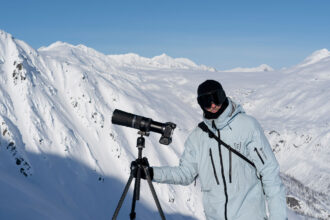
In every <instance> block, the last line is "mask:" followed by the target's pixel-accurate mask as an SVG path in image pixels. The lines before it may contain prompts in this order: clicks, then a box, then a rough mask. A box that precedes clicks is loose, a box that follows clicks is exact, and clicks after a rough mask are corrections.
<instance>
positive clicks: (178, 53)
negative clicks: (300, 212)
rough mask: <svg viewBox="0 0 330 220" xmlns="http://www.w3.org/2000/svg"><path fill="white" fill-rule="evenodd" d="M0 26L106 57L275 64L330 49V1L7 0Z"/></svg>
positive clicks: (224, 65)
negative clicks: (129, 55) (80, 46)
mask: <svg viewBox="0 0 330 220" xmlns="http://www.w3.org/2000/svg"><path fill="white" fill-rule="evenodd" d="M0 5H1V8H0V29H2V30H4V31H6V32H9V33H10V34H12V35H13V36H14V37H16V38H18V39H21V40H23V41H25V42H27V43H28V44H30V45H31V46H32V47H34V48H36V49H37V48H39V47H41V46H47V45H49V44H51V43H53V42H55V41H64V42H68V43H71V44H74V45H76V44H84V45H86V46H88V47H92V48H94V49H96V50H98V51H100V52H102V53H105V54H123V53H130V52H133V53H137V54H139V55H141V56H145V57H153V56H156V55H160V54H162V53H166V54H168V55H169V56H172V57H186V58H189V59H191V60H193V61H194V62H196V63H197V64H205V65H208V66H212V67H215V68H217V69H219V70H224V69H230V68H234V67H254V66H258V65H260V64H263V63H266V64H268V65H270V66H272V67H273V68H275V69H279V68H282V67H289V66H292V65H295V64H297V63H299V62H301V61H302V60H303V59H304V58H305V57H306V56H308V55H310V54H311V53H312V52H314V51H315V50H319V49H322V48H327V49H329V50H330V13H329V11H330V1H327V0H286V1H283V0H276V1H267V0H241V1H235V0H231V1H229V0H228V1H222V0H218V1H207V0H204V1H195V0H189V1H188V0H176V1H173V0H162V1H160V0H153V1H152V0H130V1H129V0H116V1H112V0H109V1H99V0H93V1H92V0H90V1H83V0H80V1H76V0H75V1H70V0H67V1H63V0H57V1H48V0H43V1H41V0H38V1H37V0H21V1H19V0H18V1H8V0H6V1H4V0H1V2H0Z"/></svg>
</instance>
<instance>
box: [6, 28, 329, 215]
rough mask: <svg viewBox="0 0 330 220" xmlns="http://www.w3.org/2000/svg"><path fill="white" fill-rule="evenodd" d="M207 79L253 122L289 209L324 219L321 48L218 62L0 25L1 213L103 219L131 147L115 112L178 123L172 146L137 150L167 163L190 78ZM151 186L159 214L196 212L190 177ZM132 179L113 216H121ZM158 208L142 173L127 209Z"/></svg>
mask: <svg viewBox="0 0 330 220" xmlns="http://www.w3.org/2000/svg"><path fill="white" fill-rule="evenodd" d="M266 69H267V70H268V71H263V70H266ZM260 71H261V72H260ZM205 79H216V80H219V81H220V82H221V83H222V85H223V87H224V89H225V90H226V93H227V95H229V96H230V97H231V98H232V99H234V100H235V101H237V102H239V103H241V104H242V105H243V107H244V109H245V110H246V111H247V113H248V114H251V115H253V116H254V117H256V118H257V119H258V120H259V121H260V123H261V124H262V126H263V128H264V130H265V134H266V135H267V137H268V138H269V140H270V143H271V145H272V148H273V150H274V152H275V155H276V157H277V159H278V161H279V163H280V167H281V175H282V179H283V181H284V184H285V185H286V188H287V194H288V201H289V202H288V210H289V219H290V220H291V219H313V218H312V217H314V218H315V219H327V218H328V217H329V215H330V199H329V195H330V188H329V182H330V172H329V171H330V159H329V158H330V155H329V154H330V151H329V143H330V126H329V124H330V115H329V114H328V113H329V111H330V105H329V104H328V100H329V99H330V91H329V90H330V87H329V80H330V58H329V52H328V51H327V50H326V49H323V50H320V51H316V52H315V53H313V54H312V55H311V56H310V57H308V58H306V59H305V60H304V61H303V62H302V63H301V64H298V65H296V66H294V67H291V68H288V69H284V70H273V69H272V68H270V67H269V66H265V65H261V66H260V68H252V69H248V71H247V70H246V69H240V70H238V69H236V70H235V71H231V72H224V71H216V70H215V69H214V68H212V67H206V66H204V65H197V64H195V63H194V62H193V61H191V60H189V59H186V58H172V57H170V56H168V55H166V54H162V55H160V56H156V57H153V58H145V57H141V56H139V55H138V54H123V55H105V54H102V53H100V52H98V51H96V50H94V49H92V48H88V47H86V46H84V45H77V46H75V45H70V44H68V43H65V42H55V43H54V44H51V45H50V46H48V47H42V48H39V49H38V50H35V49H33V48H31V47H30V46H29V45H28V44H26V43H25V42H24V41H21V40H17V39H15V38H13V37H12V36H11V35H10V34H9V33H6V32H4V31H1V30H0V175H1V179H0V189H1V190H0V198H1V199H0V219H20V218H27V219H109V218H110V217H111V216H112V215H113V213H114V210H115V208H116V205H117V203H118V201H119V198H120V196H121V193H122V190H123V189H124V186H125V184H126V181H127V179H128V176H129V164H130V162H131V161H132V160H134V159H135V158H136V157H137V148H136V139H137V137H138V135H137V130H136V129H132V128H127V127H123V126H117V125H113V124H111V116H112V112H113V110H115V109H121V110H123V111H127V112H130V113H133V114H137V115H141V116H145V117H148V118H152V119H153V120H155V121H159V122H168V121H170V122H173V123H176V124H177V128H176V129H175V131H174V134H173V143H172V144H171V145H169V146H164V145H160V144H159V138H160V135H159V134H156V133H151V134H150V136H149V137H146V148H145V149H144V150H143V152H144V155H145V156H147V157H148V159H149V162H150V164H151V165H155V166H159V165H177V164H178V161H179V157H180V155H181V153H182V151H183V144H184V141H185V139H186V137H187V136H188V134H189V132H190V131H191V130H192V129H193V128H194V127H195V126H196V125H197V123H198V122H199V121H201V120H202V116H201V115H202V114H201V110H200V108H199V106H198V104H197V102H196V88H197V86H198V84H199V83H201V82H202V81H204V80H205ZM154 186H155V189H156V192H157V195H158V197H159V199H160V203H161V205H162V208H163V210H164V212H165V215H166V218H167V219H205V217H204V214H203V209H202V202H201V192H200V186H199V183H198V181H197V185H196V186H194V185H193V184H192V185H191V186H174V185H165V184H154ZM132 188H133V187H131V189H130V191H129V193H128V195H127V197H126V200H125V202H124V205H123V208H122V209H121V211H120V213H119V217H118V219H127V218H128V214H129V212H130V208H131V204H130V203H131V198H132ZM17 210H19V212H18V211H17ZM297 213H299V215H298V214H297ZM307 216H309V217H307ZM158 218H159V215H158V212H157V209H156V206H155V204H154V201H153V199H152V196H151V193H150V191H149V189H148V187H147V184H146V182H144V181H143V182H142V185H141V200H140V201H138V203H137V219H158Z"/></svg>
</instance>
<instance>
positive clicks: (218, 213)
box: [142, 80, 287, 220]
mask: <svg viewBox="0 0 330 220" xmlns="http://www.w3.org/2000/svg"><path fill="white" fill-rule="evenodd" d="M197 93H198V98H197V100H198V104H199V105H200V107H201V108H202V110H203V113H204V114H203V116H204V117H203V122H204V123H205V125H206V126H207V128H206V129H207V130H209V131H211V132H212V134H215V137H213V138H212V135H210V133H209V132H206V131H205V129H204V130H203V129H201V127H200V126H198V127H196V128H195V129H194V130H193V131H192V132H191V134H190V135H189V136H188V138H187V140H186V142H185V147H184V152H183V154H182V156H181V158H180V163H179V165H178V166H176V167H167V166H164V167H150V166H149V163H148V161H144V165H147V166H148V170H149V171H150V172H149V173H150V174H151V177H152V180H153V181H154V182H158V183H167V184H180V185H189V184H190V183H192V182H193V181H194V179H195V178H196V177H197V176H198V177H199V180H200V183H201V188H202V192H203V206H204V213H205V216H206V218H207V219H210V220H211V219H212V220H213V219H214V220H219V219H225V220H264V219H269V220H286V219H287V214H286V199H285V188H284V185H283V183H282V181H281V179H280V176H279V165H278V162H277V160H276V158H275V156H274V154H273V152H272V149H271V146H270V144H269V142H268V140H267V138H266V137H265V135H264V133H263V130H262V128H261V126H260V125H259V123H258V122H257V120H256V119H255V118H253V117H252V116H249V115H247V114H246V113H245V111H244V110H243V108H242V106H241V105H238V104H236V103H235V102H234V101H233V100H231V99H230V98H229V97H227V96H226V93H225V91H224V90H223V88H222V86H221V84H220V83H219V82H217V81H215V80H206V81H205V82H203V83H201V84H200V85H199V87H198V90H197ZM216 138H218V139H220V140H221V141H223V142H221V143H219V142H218V141H217V140H216ZM225 145H226V146H227V147H225ZM142 178H145V174H142ZM267 208H268V212H267V211H266V210H267ZM267 213H268V214H269V216H268V217H267Z"/></svg>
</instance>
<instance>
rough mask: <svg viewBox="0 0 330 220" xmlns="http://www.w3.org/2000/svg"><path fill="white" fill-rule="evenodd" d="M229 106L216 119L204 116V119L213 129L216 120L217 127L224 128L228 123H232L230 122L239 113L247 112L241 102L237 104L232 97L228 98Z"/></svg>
mask: <svg viewBox="0 0 330 220" xmlns="http://www.w3.org/2000/svg"><path fill="white" fill-rule="evenodd" d="M228 101H229V103H228V106H227V108H226V110H225V111H224V112H223V113H222V114H221V115H220V116H219V117H218V118H216V119H206V118H205V117H203V120H204V122H205V124H206V125H207V126H208V127H209V128H210V129H211V130H214V129H213V128H212V121H214V122H215V125H216V127H217V129H220V130H221V129H223V128H224V127H226V126H227V125H229V124H230V122H231V121H232V120H233V119H234V118H235V117H236V116H237V115H238V114H239V113H245V111H244V109H243V107H242V106H241V105H240V104H236V103H235V102H234V101H232V100H231V99H230V98H228Z"/></svg>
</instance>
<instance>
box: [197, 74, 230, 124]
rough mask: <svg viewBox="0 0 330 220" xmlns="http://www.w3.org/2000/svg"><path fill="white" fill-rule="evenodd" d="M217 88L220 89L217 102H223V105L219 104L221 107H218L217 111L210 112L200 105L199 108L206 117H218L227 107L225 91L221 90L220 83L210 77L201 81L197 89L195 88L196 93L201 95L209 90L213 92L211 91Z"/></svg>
mask: <svg viewBox="0 0 330 220" xmlns="http://www.w3.org/2000/svg"><path fill="white" fill-rule="evenodd" d="M217 90H219V91H220V96H219V99H220V100H219V103H220V104H223V105H222V106H221V109H219V111H218V112H217V113H211V112H209V111H207V110H206V109H204V108H203V107H202V106H201V108H202V110H203V112H204V117H205V118H207V119H215V118H218V117H219V115H220V114H221V113H222V112H223V111H224V110H225V109H226V108H227V106H228V99H227V96H226V93H225V91H224V90H223V88H222V86H221V84H220V83H219V82H217V81H215V80H210V79H209V80H206V81H205V82H203V83H201V84H200V85H199V86H198V89H197V95H198V96H201V95H203V94H206V93H210V92H213V91H217Z"/></svg>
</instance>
